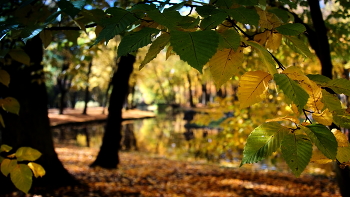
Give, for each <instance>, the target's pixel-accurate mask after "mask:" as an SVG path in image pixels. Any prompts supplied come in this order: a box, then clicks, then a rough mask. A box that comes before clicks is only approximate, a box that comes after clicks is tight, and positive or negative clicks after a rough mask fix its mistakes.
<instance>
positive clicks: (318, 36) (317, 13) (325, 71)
mask: <svg viewBox="0 0 350 197" xmlns="http://www.w3.org/2000/svg"><path fill="white" fill-rule="evenodd" d="M308 3H309V6H310V14H311V19H312V22H313V26H314V29H315V32H317V33H314V34H312V35H313V36H308V38H309V40H310V44H311V43H312V44H311V46H312V47H313V48H314V50H315V52H316V54H317V56H318V58H319V59H320V62H321V66H322V72H321V74H322V75H324V76H326V77H329V78H331V79H332V78H333V64H332V59H331V53H330V47H329V43H328V36H327V28H326V25H325V23H324V20H323V17H322V12H321V8H320V4H319V1H315V0H308ZM331 93H334V92H331ZM336 127H337V126H335V125H334V124H332V125H331V126H330V129H332V128H336ZM338 129H339V128H338ZM335 168H336V170H335V171H336V175H337V181H338V185H339V189H340V193H341V195H342V196H344V197H345V196H350V187H349V185H350V169H349V167H345V168H343V169H342V168H340V167H339V164H335Z"/></svg>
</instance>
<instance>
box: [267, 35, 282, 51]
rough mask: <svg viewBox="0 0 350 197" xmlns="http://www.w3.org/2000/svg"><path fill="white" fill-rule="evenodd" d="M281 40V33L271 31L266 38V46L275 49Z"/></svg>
mask: <svg viewBox="0 0 350 197" xmlns="http://www.w3.org/2000/svg"><path fill="white" fill-rule="evenodd" d="M281 42H282V34H279V33H272V34H271V35H270V37H269V38H268V39H267V42H266V48H268V49H271V50H274V51H276V50H277V49H278V48H279V47H280V46H281Z"/></svg>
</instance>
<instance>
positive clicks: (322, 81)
mask: <svg viewBox="0 0 350 197" xmlns="http://www.w3.org/2000/svg"><path fill="white" fill-rule="evenodd" d="M306 76H307V77H308V78H309V79H311V80H312V81H314V82H316V83H317V84H318V85H321V86H326V85H327V83H328V82H329V81H331V79H330V78H328V77H326V76H324V75H317V74H314V75H312V74H309V75H306Z"/></svg>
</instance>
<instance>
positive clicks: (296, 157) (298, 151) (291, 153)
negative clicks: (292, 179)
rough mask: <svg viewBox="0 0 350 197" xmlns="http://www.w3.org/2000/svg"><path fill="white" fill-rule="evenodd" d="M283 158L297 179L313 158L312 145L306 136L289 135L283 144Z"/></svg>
mask: <svg viewBox="0 0 350 197" xmlns="http://www.w3.org/2000/svg"><path fill="white" fill-rule="evenodd" d="M281 150H282V156H283V158H284V160H285V161H286V162H287V164H288V166H289V168H290V169H291V170H292V172H293V174H294V175H295V176H297V177H299V176H300V174H301V173H302V172H303V171H304V169H305V168H306V166H307V165H308V164H309V162H310V159H311V156H312V144H311V142H310V139H308V137H307V136H305V135H296V134H295V133H291V134H287V135H285V137H284V138H283V141H282V144H281Z"/></svg>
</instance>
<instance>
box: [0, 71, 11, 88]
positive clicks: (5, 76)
mask: <svg viewBox="0 0 350 197" xmlns="http://www.w3.org/2000/svg"><path fill="white" fill-rule="evenodd" d="M0 83H2V84H4V85H5V86H7V87H8V86H9V84H10V75H9V73H8V72H7V71H5V70H2V69H1V70H0Z"/></svg>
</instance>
